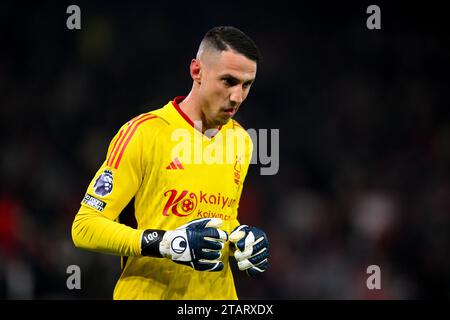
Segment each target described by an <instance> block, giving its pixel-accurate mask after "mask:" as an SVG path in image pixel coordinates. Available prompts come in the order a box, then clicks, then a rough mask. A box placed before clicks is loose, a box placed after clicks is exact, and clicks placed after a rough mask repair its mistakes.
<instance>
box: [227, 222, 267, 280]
mask: <svg viewBox="0 0 450 320" xmlns="http://www.w3.org/2000/svg"><path fill="white" fill-rule="evenodd" d="M230 241H231V243H233V244H234V245H235V248H236V250H235V252H234V257H235V258H236V261H237V263H238V267H239V270H245V271H246V273H247V275H249V276H254V275H257V274H260V273H263V272H264V271H266V270H267V268H268V267H269V263H268V258H269V242H268V240H267V236H266V234H265V233H264V231H262V230H261V229H259V228H256V227H249V226H247V225H240V226H238V227H236V228H235V229H234V230H233V232H231V233H230Z"/></svg>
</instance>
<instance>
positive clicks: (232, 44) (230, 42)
mask: <svg viewBox="0 0 450 320" xmlns="http://www.w3.org/2000/svg"><path fill="white" fill-rule="evenodd" d="M205 42H206V43H207V44H208V45H211V46H212V47H213V48H215V49H217V50H219V51H227V50H230V49H232V50H234V51H236V52H238V53H240V54H242V55H244V56H245V57H247V58H249V59H250V60H253V61H255V62H256V63H259V62H261V61H262V56H261V53H260V51H259V49H258V47H257V46H256V44H255V42H253V40H252V39H251V38H250V37H249V36H247V35H246V34H245V33H244V32H242V31H241V30H239V29H238V28H235V27H231V26H220V27H214V28H212V29H211V30H209V31H208V32H207V33H206V35H205V36H204V37H203V40H202V43H205Z"/></svg>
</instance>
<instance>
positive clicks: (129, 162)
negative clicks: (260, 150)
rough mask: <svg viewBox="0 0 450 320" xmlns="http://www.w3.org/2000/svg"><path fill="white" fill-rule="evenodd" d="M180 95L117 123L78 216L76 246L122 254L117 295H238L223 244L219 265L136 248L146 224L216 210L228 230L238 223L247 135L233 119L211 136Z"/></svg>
mask: <svg viewBox="0 0 450 320" xmlns="http://www.w3.org/2000/svg"><path fill="white" fill-rule="evenodd" d="M182 99H183V97H177V98H175V99H174V100H173V101H170V102H169V103H167V104H166V105H165V106H164V107H163V108H161V109H158V110H155V111H151V112H149V113H145V114H142V115H140V116H138V117H136V118H134V119H132V120H131V121H129V122H127V123H126V124H125V125H123V126H122V127H121V128H120V130H119V131H118V133H117V134H116V135H115V137H114V138H113V139H112V141H111V143H110V145H109V148H108V152H107V155H106V158H105V161H104V163H103V165H102V166H101V167H100V169H99V170H98V171H97V173H96V174H95V176H94V178H93V180H92V181H91V183H90V185H89V187H88V189H87V192H86V195H85V196H84V198H83V200H82V202H81V208H80V210H79V211H78V213H77V215H76V217H75V220H74V223H73V226H72V237H73V240H74V243H75V244H76V245H77V246H78V247H81V248H85V249H89V250H94V251H99V252H104V253H111V254H116V255H122V256H124V259H123V261H122V274H121V276H120V278H119V280H118V282H117V284H116V287H115V289H114V294H113V298H114V299H237V295H236V290H235V286H234V281H233V275H232V272H231V269H230V265H229V261H228V256H229V253H230V251H229V246H228V245H227V246H225V258H224V265H225V267H224V269H223V270H222V271H220V272H201V271H196V270H194V269H192V268H190V267H188V266H185V265H180V264H177V263H175V262H173V261H171V260H169V259H166V258H153V257H143V256H141V255H140V241H141V235H142V232H143V231H144V230H146V229H161V230H173V229H176V228H177V227H179V226H181V225H183V224H185V223H187V222H189V221H191V220H194V219H197V218H207V217H218V218H221V219H222V220H223V221H224V224H223V226H222V227H221V228H222V229H223V230H225V231H226V232H227V233H228V234H230V232H231V231H232V229H233V228H234V227H236V226H237V225H239V222H238V220H237V219H238V217H237V215H238V210H237V209H238V204H239V199H240V196H241V192H242V187H243V183H244V179H245V177H246V174H247V171H248V167H249V163H250V160H251V155H252V149H253V144H252V141H251V138H250V136H249V135H248V133H247V132H246V131H245V130H244V129H243V128H242V127H241V126H240V125H239V124H238V123H237V122H236V121H234V120H230V121H229V122H228V123H227V124H226V125H224V126H222V127H221V128H219V129H215V132H212V134H211V135H210V136H209V137H208V134H207V133H208V132H206V133H205V134H204V133H202V132H201V130H199V128H198V127H196V126H197V124H194V123H192V121H191V120H190V119H189V118H188V117H187V116H186V115H185V114H184V113H183V111H182V110H181V109H180V107H179V106H178V103H179V102H180V101H182ZM128 204H130V205H132V206H133V207H134V210H131V211H128V210H124V209H125V207H126V206H127V205H128ZM105 218H106V219H105ZM113 221H116V222H117V221H118V222H120V224H119V223H116V222H113Z"/></svg>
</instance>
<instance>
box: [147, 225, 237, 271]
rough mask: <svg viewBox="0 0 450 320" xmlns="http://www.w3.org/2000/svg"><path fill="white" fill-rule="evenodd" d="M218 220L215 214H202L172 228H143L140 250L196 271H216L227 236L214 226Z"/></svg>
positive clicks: (221, 263)
mask: <svg viewBox="0 0 450 320" xmlns="http://www.w3.org/2000/svg"><path fill="white" fill-rule="evenodd" d="M222 223H223V221H222V219H219V218H202V219H196V220H192V221H191V222H189V223H186V224H184V225H182V226H181V227H179V228H177V229H175V230H170V231H163V230H151V229H150V230H145V231H144V233H143V235H142V239H141V253H142V255H143V256H153V257H164V258H168V259H171V260H173V261H174V262H176V263H180V264H184V265H188V266H190V267H192V268H194V269H195V270H199V271H220V270H222V269H223V267H224V265H223V262H222V261H221V258H222V249H223V248H224V243H225V242H226V241H227V240H228V235H227V233H226V232H225V231H223V230H220V229H218V228H219V227H220V226H221V225H222Z"/></svg>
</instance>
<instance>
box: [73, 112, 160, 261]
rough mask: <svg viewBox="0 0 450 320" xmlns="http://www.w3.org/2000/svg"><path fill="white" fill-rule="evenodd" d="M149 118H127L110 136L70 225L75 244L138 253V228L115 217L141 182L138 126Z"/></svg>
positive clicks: (141, 144)
mask: <svg viewBox="0 0 450 320" xmlns="http://www.w3.org/2000/svg"><path fill="white" fill-rule="evenodd" d="M153 118H156V116H153V115H149V114H144V115H141V116H139V117H137V118H135V119H133V120H131V121H129V122H128V123H126V124H125V125H124V126H122V127H121V128H120V130H119V132H118V133H117V134H116V135H115V136H114V138H113V139H112V140H111V143H110V145H109V147H108V152H107V155H106V158H105V161H104V162H103V164H102V166H101V167H100V169H99V170H98V171H97V173H96V174H95V176H94V178H93V179H92V181H91V182H90V184H89V186H88V188H87V191H86V194H85V196H84V198H83V200H82V201H81V207H80V209H79V211H78V213H77V215H76V217H75V219H74V223H73V225H72V238H73V241H74V243H75V245H76V246H77V247H81V248H84V249H89V250H94V251H101V252H105V253H110V254H117V255H125V256H130V255H131V256H134V255H139V254H140V238H141V236H142V231H139V230H136V229H133V228H130V227H128V226H126V225H124V224H120V223H119V222H118V221H115V220H117V218H118V217H119V215H120V213H121V212H122V210H123V209H124V208H125V207H126V206H127V204H128V203H129V202H130V200H131V199H132V198H133V197H134V195H135V194H136V192H137V191H138V189H139V187H140V184H141V182H142V179H143V176H144V171H145V167H146V162H145V161H146V159H145V154H144V136H143V133H142V130H139V127H140V125H141V124H142V123H144V122H146V121H148V120H150V119H153Z"/></svg>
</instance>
